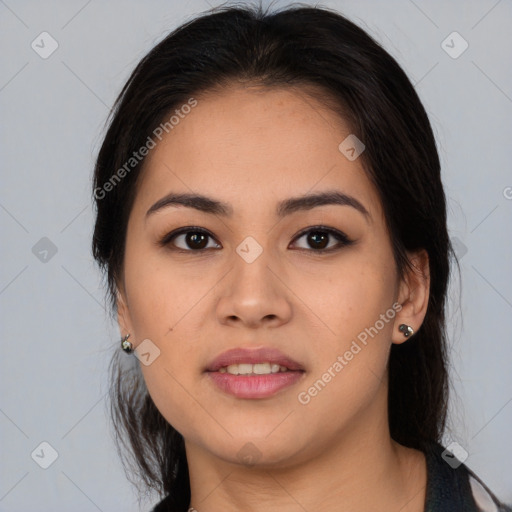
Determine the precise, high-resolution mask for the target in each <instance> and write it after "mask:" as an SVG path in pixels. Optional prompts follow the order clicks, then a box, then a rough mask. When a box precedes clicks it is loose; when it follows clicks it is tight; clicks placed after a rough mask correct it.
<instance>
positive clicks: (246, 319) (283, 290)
mask: <svg viewBox="0 0 512 512" xmlns="http://www.w3.org/2000/svg"><path fill="white" fill-rule="evenodd" d="M279 270H281V272H279ZM279 274H281V276H280V275H279ZM222 283H223V284H222V288H221V296H220V299H219V300H218V302H217V318H218V320H219V322H220V323H221V324H224V325H230V326H240V327H247V328H251V329H256V328H258V327H278V326H280V325H282V324H285V323H287V322H289V321H290V318H291V317H292V304H291V301H290V298H291V296H292V295H293V294H292V293H291V291H290V290H289V288H288V287H287V286H286V278H285V276H284V275H283V272H282V269H280V265H279V261H277V260H275V259H273V260H272V261H271V260H270V258H269V251H266V250H264V251H263V252H262V253H261V254H260V256H259V257H258V258H257V259H256V260H254V261H252V262H251V263H249V262H248V261H245V260H244V259H243V258H242V257H240V256H239V255H238V254H237V253H236V252H235V253H234V254H233V266H232V271H231V272H229V274H228V275H227V276H226V279H225V280H223V281H222Z"/></svg>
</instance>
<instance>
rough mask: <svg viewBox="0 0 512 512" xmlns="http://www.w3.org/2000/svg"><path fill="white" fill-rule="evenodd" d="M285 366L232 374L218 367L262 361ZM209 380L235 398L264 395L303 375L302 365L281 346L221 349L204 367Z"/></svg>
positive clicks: (292, 382) (287, 384)
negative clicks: (261, 372)
mask: <svg viewBox="0 0 512 512" xmlns="http://www.w3.org/2000/svg"><path fill="white" fill-rule="evenodd" d="M263 362H268V363H270V364H279V365H280V366H286V368H288V371H287V372H278V373H270V374H265V375H232V374H230V373H220V372H219V371H218V370H219V369H220V368H223V367H225V366H229V365H231V364H240V363H250V364H256V363H263ZM205 373H206V375H207V376H208V377H209V378H210V380H211V382H212V383H213V384H215V386H216V387H217V388H218V389H220V390H221V391H223V392H225V393H227V394H230V395H233V396H235V397H237V398H248V399H255V398H267V397H270V396H273V395H275V394H276V393H277V392H278V391H280V390H282V389H284V388H287V387H289V386H292V385H293V384H295V383H296V382H298V381H299V380H300V379H302V377H303V376H304V373H305V370H304V367H303V366H302V365H301V364H299V363H298V362H297V361H295V360H293V359H292V358H291V357H288V356H286V355H285V354H283V353H282V352H281V351H280V350H277V349H274V348H267V347H263V348H256V349H243V348H236V349H231V350H228V351H226V352H223V353H222V354H220V355H219V356H218V357H216V358H215V359H214V360H213V361H212V362H211V363H210V364H209V366H208V368H207V369H206V370H205Z"/></svg>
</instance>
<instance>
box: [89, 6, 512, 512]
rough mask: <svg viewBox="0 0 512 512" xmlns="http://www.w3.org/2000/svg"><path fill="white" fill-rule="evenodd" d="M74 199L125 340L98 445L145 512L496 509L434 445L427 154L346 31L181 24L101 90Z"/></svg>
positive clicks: (439, 280) (390, 72) (409, 91)
mask: <svg viewBox="0 0 512 512" xmlns="http://www.w3.org/2000/svg"><path fill="white" fill-rule="evenodd" d="M94 197H95V200H96V206H97V219H96V225H95V231H94V238H93V251H94V256H95V258H96V259H97V261H98V262H99V264H100V265H101V267H102V268H103V269H104V270H105V271H106V274H107V279H108V286H109V292H110V298H111V301H112V307H113V311H115V312H116V313H117V319H118V322H119V327H120V330H121V335H122V339H121V348H122V349H124V351H125V352H127V353H132V356H133V355H135V356H137V357H136V358H132V359H131V366H127V362H126V361H124V362H123V361H121V360H120V359H119V355H116V357H115V358H114V359H113V362H112V363H113V364H112V379H113V382H112V384H113V385H112V388H111V389H112V412H113V418H114V425H115V426H116V429H117V433H118V446H119V450H120V453H121V455H122V456H123V457H124V458H126V453H130V452H131V454H132V457H133V460H134V462H135V463H136V465H135V466H136V468H137V469H136V471H137V472H138V473H139V474H138V478H140V480H141V481H142V482H143V484H144V485H145V486H147V488H153V489H156V490H157V491H159V493H160V494H161V496H162V498H163V499H162V501H161V502H160V503H159V504H158V505H157V506H156V507H155V508H154V510H155V511H166V510H169V511H185V510H187V509H193V510H197V511H198V512H207V511H217V510H252V511H259V510H277V509H279V510H281V511H288V510H289V511H292V510H293V511H295V510H310V511H312V510H326V511H331V510H332V511H335V510H336V511H337V510H340V509H342V510H358V511H366V510H368V511H370V510H386V511H387V510H390V511H391V510H393V511H396V510H401V511H403V512H420V511H445V510H446V511H448V510H450V511H459V510H460V511H478V510H510V509H507V508H506V507H505V506H504V505H503V504H501V503H500V502H499V500H498V499H497V498H496V497H495V496H494V495H493V494H492V493H491V491H490V490H489V489H487V487H486V486H485V485H484V484H483V482H481V480H480V479H479V478H478V477H477V476H476V475H474V474H473V473H472V472H471V471H470V470H469V468H467V467H466V466H465V465H464V464H463V460H459V459H464V453H465V451H464V448H463V447H461V446H459V445H457V444H456V443H455V444H454V445H452V446H449V447H447V448H448V449H445V448H444V447H443V446H441V445H440V444H439V441H440V439H441V436H442V434H443V429H444V426H445V418H446V410H447V400H448V387H447V363H446V346H445V316H444V306H445V298H446V290H447V284H448V279H449V274H450V257H451V258H453V260H454V261H456V260H455V257H454V253H453V250H452V247H451V244H450V240H449V237H448V234H447V228H446V207H445V196H444V191H443V186H442V183H441V178H440V164H439V158H438V154H437V151H436V146H435V141H434V137H433V134H432V130H431V127H430V124H429V121H428V118H427V115H426V113H425V111H424V109H423V107H422V105H421V103H420V101H419V98H418V96H417V94H416V92H415V90H414V88H413V86H412V85H411V83H410V82H409V80H408V78H407V77H406V75H405V74H404V72H403V71H402V70H401V68H400V67H399V66H398V64H397V63H396V62H395V61H394V60H393V58H392V57H391V56H390V55H389V54H387V53H386V52H385V51H384V50H383V49H382V48H381V47H380V46H379V45H378V44H377V43H376V42H375V41H374V40H373V39H371V38H370V37H369V36H368V35H367V34H366V33H365V32H363V31H362V30H361V29H360V28H358V27H357V26H355V25H354V24H352V23H351V22H349V21H348V20H347V19H345V18H344V17H342V16H341V15H339V14H337V13H335V12H332V11H330V10H326V9H320V8H308V7H294V8H287V9H284V10H282V11H278V12H274V13H270V14H269V13H264V12H262V11H261V9H257V8H254V9H253V8H248V7H243V8H242V7H231V8H230V7H227V8H221V9H217V10H215V11H213V12H210V13H208V14H206V15H203V16H201V17H199V18H197V19H195V20H193V21H191V22H189V23H187V24H185V25H183V26H182V27H180V28H179V29H177V30H176V31H174V32H173V33H172V34H170V35H169V36H168V37H166V38H165V39H164V40H163V41H162V42H161V43H159V44H158V45H157V46H156V47H155V48H154V49H153V50H152V51H151V52H150V53H149V54H148V55H147V56H146V57H144V59H142V61H141V62H140V63H139V65H138V66H137V68H136V69H135V71H134V72H133V74H132V75H131V77H130V79H129V80H128V82H127V84H126V85H125V86H124V88H123V90H122V92H121V94H120V96H119V98H118V99H117V101H116V105H115V109H114V111H113V116H112V119H111V121H110V126H109V129H108V132H107V134H106V136H105V140H104V142H103V145H102V147H101V150H100V152H99V155H98V160H97V163H96V169H95V177H94ZM119 352H120V351H119ZM123 355H124V354H123ZM125 357H126V356H125Z"/></svg>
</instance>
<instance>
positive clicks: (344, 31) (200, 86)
mask: <svg viewBox="0 0 512 512" xmlns="http://www.w3.org/2000/svg"><path fill="white" fill-rule="evenodd" d="M237 81H244V82H249V83H258V84H261V85H264V86H268V87H274V86H277V87H287V86H293V87H295V88H301V87H302V88H303V90H304V91H309V92H308V94H311V95H314V96H315V97H316V99H317V100H319V101H323V102H325V103H326V104H328V105H329V108H331V109H332V110H333V111H335V112H336V113H338V114H339V115H340V116H341V117H342V118H343V119H344V120H345V121H346V122H347V123H348V124H349V126H350V128H351V132H352V133H354V134H356V135H357V137H358V138H359V139H360V140H362V141H364V144H365V145H366V149H365V151H364V153H363V154H362V155H361V157H360V158H361V159H362V162H363V165H364V168H365V171H366V173H367V174H368V176H369V178H370V179H371V181H372V182H373V184H374V186H375V188H376V190H377V192H378V194H379V197H380V200H381V203H382V207H383V210H384V214H385V218H386V223H387V227H388V230H389V233H390V238H391V242H392V247H393V253H394V257H395V261H396V267H397V272H398V275H399V276H400V277H402V276H404V272H405V271H407V270H410V269H411V267H410V266H409V260H408V259H407V257H406V251H415V250H419V249H426V251H427V252H428V255H429V265H430V268H429V271H430V279H431V284H430V296H429V303H428V309H427V312H426V316H425V319H424V322H423V325H422V326H421V328H420V329H419V330H418V331H417V333H416V334H415V335H414V339H413V341H411V342H407V343H404V344H401V345H395V344H393V345H392V348H391V354H390V358H389V400H388V402H389V427H390V432H391V437H392V438H393V439H394V440H395V441H397V442H399V443H401V444H403V445H405V446H408V447H412V448H416V449H419V450H422V451H424V450H425V448H426V447H427V445H428V444H429V443H431V442H432V441H439V440H440V439H441V435H442V433H443V430H444V428H445V421H446V413H447V401H448V374H447V361H446V357H447V354H446V333H445V300H446V293H447V286H448V280H449V277H450V276H449V274H450V257H453V259H454V260H455V261H456V258H455V255H454V252H453V250H452V246H451V243H450V239H449V236H448V233H447V226H446V204H445V203H446V201H445V194H444V191H443V186H442V182H441V176H440V162H439V157H438V153H437V149H436V143H435V140H434V135H433V133H432V129H431V126H430V123H429V119H428V117H427V114H426V112H425V109H424V108H423V106H422V104H421V102H420V99H419V98H418V95H417V93H416V91H415V89H414V87H413V85H412V84H411V82H410V81H409V79H408V78H407V76H406V74H405V73H404V71H403V70H402V69H401V68H400V66H399V65H398V64H397V62H396V61H395V60H394V59H393V58H392V57H391V56H390V55H389V54H388V53H387V52H386V51H385V50H384V49H383V48H382V47H381V46H380V45H379V44H378V43H377V42H376V41H375V40H373V39H372V38H371V37H370V36H369V35H368V34H367V33H366V32H364V31H363V30H362V29H360V28H359V27H357V26H356V25H355V24H353V23H352V22H350V21H349V20H348V19H346V18H345V17H343V16H342V15H340V14H339V13H336V12H334V11H331V10H329V9H327V8H314V7H305V6H302V5H294V6H288V7H286V8H285V9H281V10H276V11H273V12H269V11H268V10H264V9H262V7H261V6H248V5H243V6H238V5H235V6H223V7H220V8H216V9H213V10H211V11H208V12H206V13H204V14H202V15H201V16H199V17H196V18H195V19H193V20H191V21H189V22H187V23H185V24H183V25H182V26H180V27H179V28H178V29H176V30H174V31H173V32H172V33H170V34H169V35H168V36H167V37H165V39H163V40H162V41H161V42H160V43H159V44H157V45H156V46H155V47H154V48H153V49H152V50H151V51H150V52H149V53H148V54H147V55H146V56H145V57H144V58H143V59H142V60H141V61H140V63H139V64H138V65H137V67H136V68H135V70H134V71H133V73H132V74H131V76H130V78H129V79H128V81H127V83H126V84H125V85H124V87H123V89H122V91H121V93H120V94H119V96H118V98H117V100H116V102H115V104H114V107H113V109H112V113H111V116H110V118H109V124H108V130H107V132H106V135H105V138H104V141H103V144H102V146H101V149H100V151H99V154H98V158H97V162H96V166H95V174H94V191H93V195H94V201H95V204H96V208H97V217H96V224H95V228H94V235H93V241H92V248H93V254H94V257H95V259H96V260H97V262H98V264H99V265H100V267H101V269H102V270H103V271H104V273H105V274H104V275H105V276H106V278H107V291H108V296H109V299H110V302H111V310H112V312H113V313H115V308H116V290H117V284H118V283H119V282H120V281H119V280H120V277H121V276H122V272H123V259H124V250H125V238H126V230H127V220H128V216H129V214H130V211H131V208H132V204H133V201H134V197H135V194H136V184H137V177H138V176H139V175H140V171H141V169H142V167H143V164H144V160H142V161H141V162H140V163H138V164H137V165H135V166H133V168H131V169H130V170H129V172H127V173H124V174H123V178H122V179H121V180H119V179H117V178H116V179H115V180H114V181H113V179H114V178H113V177H114V175H115V174H116V172H117V171H118V169H120V168H122V167H123V165H125V164H126V162H127V161H129V159H130V157H131V156H132V153H133V152H134V151H137V150H138V149H139V148H141V147H142V146H144V144H145V143H146V141H147V138H148V136H150V135H151V134H152V133H153V131H154V130H155V128H156V127H158V126H159V125H160V123H162V121H163V120H165V119H168V118H169V116H170V115H171V114H172V112H173V111H174V110H175V109H176V108H177V107H179V106H180V105H183V104H186V103H187V102H188V101H189V100H190V98H191V97H198V96H199V94H200V93H201V92H208V91H211V90H214V89H216V90H220V89H222V88H223V87H227V86H229V85H232V84H233V83H236V82H237ZM125 169H126V167H125ZM117 176H118V177H119V174H118V175H117ZM109 180H110V183H111V185H112V186H108V187H106V186H105V184H107V182H109ZM107 189H108V190H107ZM120 357H125V358H126V356H125V355H124V354H123V353H122V352H121V351H120V350H118V351H117V353H116V355H115V356H114V357H113V359H112V362H111V367H110V369H111V374H110V375H111V388H110V404H111V413H112V419H113V425H114V427H115V433H116V441H117V447H118V450H119V453H120V454H121V457H122V458H123V462H125V466H126V467H127V475H128V467H129V466H130V467H131V470H132V473H133V475H134V476H133V478H132V477H130V476H129V478H130V479H131V480H132V481H134V482H135V483H138V484H141V485H142V486H143V487H144V488H145V489H146V490H151V489H153V490H156V491H157V492H158V493H159V494H160V495H162V496H163V495H171V496H172V503H171V508H170V509H169V510H176V511H178V510H186V508H187V507H188V505H189V501H190V485H189V476H188V467H187V459H186V455H185V448H184V441H183V438H182V436H181V435H180V434H179V433H178V432H177V431H176V430H175V429H174V428H173V427H172V426H171V425H170V424H169V423H168V422H167V421H166V420H165V419H164V417H163V416H162V415H161V414H160V412H159V411H158V410H157V408H156V406H155V405H154V403H153V401H152V399H151V397H150V396H149V394H148V392H147V388H146V386H145V382H144V379H143V377H142V374H141V371H140V368H139V364H138V362H137V361H136V360H135V361H134V362H133V360H132V362H131V363H127V362H126V360H125V361H122V360H121V359H120ZM133 359H135V358H133Z"/></svg>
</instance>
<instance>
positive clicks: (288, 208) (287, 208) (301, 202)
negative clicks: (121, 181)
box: [146, 190, 371, 222]
mask: <svg viewBox="0 0 512 512" xmlns="http://www.w3.org/2000/svg"><path fill="white" fill-rule="evenodd" d="M173 205H179V206H185V207H188V208H194V209H196V210H199V211H201V212H204V213H210V214H213V215H221V216H223V217H231V216H232V215H233V208H232V206H231V205H229V204H227V203H224V202H222V201H218V200H216V199H213V198H210V197H207V196H204V195H201V194H188V193H183V194H177V193H173V192H171V193H170V194H167V195H166V196H164V197H162V199H159V200H158V201H157V202H156V203H155V204H154V205H153V206H151V208H150V209H149V210H148V211H147V212H146V218H147V217H148V216H150V215H152V214H153V213H156V212H157V211H160V210H162V209H163V208H166V207H168V206H173ZM326 205H340V206H351V207H352V208H355V209H356V210H357V211H359V212H360V213H362V214H363V215H364V216H365V218H366V221H367V222H368V220H370V219H371V215H370V213H369V212H368V210H367V209H366V208H365V207H364V206H363V205H362V204H361V202H359V201H358V200H357V199H356V198H355V197H352V196H350V195H348V194H344V193H343V192H339V191H338V190H327V191H325V192H319V193H315V194H306V195H302V196H298V197H291V198H289V199H285V200H283V201H281V202H280V203H278V205H277V208H276V216H277V217H280V218H282V217H285V216H286V215H290V214H292V213H295V212H298V211H303V210H311V209H312V208H316V207H318V206H326Z"/></svg>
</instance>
